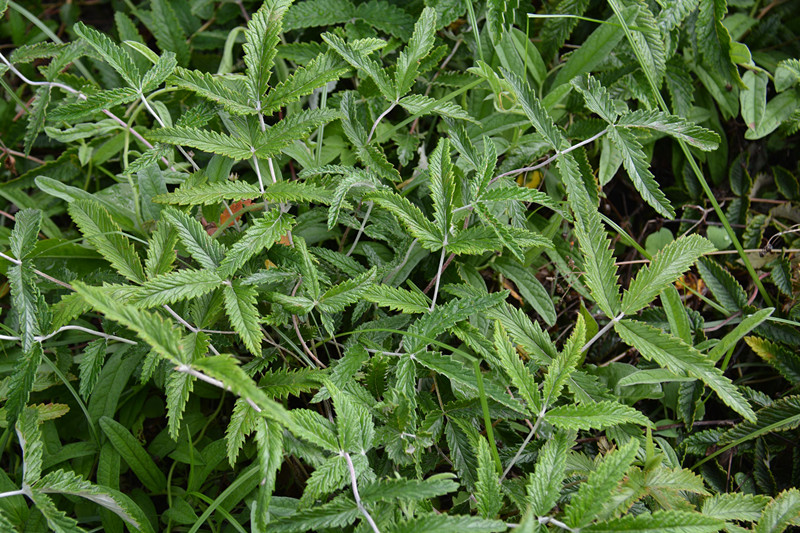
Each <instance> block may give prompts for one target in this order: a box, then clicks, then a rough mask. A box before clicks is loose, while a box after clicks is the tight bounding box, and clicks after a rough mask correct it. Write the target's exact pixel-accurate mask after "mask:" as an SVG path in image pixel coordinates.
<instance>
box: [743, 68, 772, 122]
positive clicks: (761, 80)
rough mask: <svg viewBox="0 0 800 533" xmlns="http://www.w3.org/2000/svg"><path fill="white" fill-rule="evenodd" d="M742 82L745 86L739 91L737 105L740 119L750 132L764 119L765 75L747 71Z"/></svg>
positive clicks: (765, 102) (766, 80)
mask: <svg viewBox="0 0 800 533" xmlns="http://www.w3.org/2000/svg"><path fill="white" fill-rule="evenodd" d="M742 81H743V82H744V84H745V85H746V86H747V88H746V89H743V90H741V91H739V104H740V106H741V110H742V119H743V120H744V123H745V124H746V125H747V128H748V129H750V130H756V129H757V128H758V126H759V124H761V121H762V120H763V119H764V112H765V111H766V109H767V82H768V81H769V80H768V79H767V74H766V73H765V72H754V71H752V70H748V71H747V72H745V73H744V76H742Z"/></svg>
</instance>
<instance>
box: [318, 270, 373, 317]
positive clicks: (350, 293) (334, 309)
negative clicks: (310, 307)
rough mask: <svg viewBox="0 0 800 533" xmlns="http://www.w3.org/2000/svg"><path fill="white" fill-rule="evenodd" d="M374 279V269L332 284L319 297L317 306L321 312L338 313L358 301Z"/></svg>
mask: <svg viewBox="0 0 800 533" xmlns="http://www.w3.org/2000/svg"><path fill="white" fill-rule="evenodd" d="M374 280H375V269H374V268H373V269H370V270H368V271H367V272H363V273H362V274H360V275H358V276H356V277H355V278H351V279H348V280H345V281H343V282H341V283H339V284H337V285H334V286H333V287H331V288H330V289H328V290H327V291H325V293H324V294H323V295H322V296H321V297H320V300H319V303H318V304H317V306H318V307H319V310H320V311H322V312H323V313H340V312H342V311H344V309H345V308H346V307H347V306H349V305H352V304H354V303H356V302H357V301H359V300H360V299H361V298H362V297H363V294H364V292H365V291H366V290H367V289H368V288H369V286H370V285H372V284H373V282H374Z"/></svg>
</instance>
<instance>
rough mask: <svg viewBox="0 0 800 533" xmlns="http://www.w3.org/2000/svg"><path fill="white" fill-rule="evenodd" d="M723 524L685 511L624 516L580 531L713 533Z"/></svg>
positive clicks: (600, 532) (607, 532)
mask: <svg viewBox="0 0 800 533" xmlns="http://www.w3.org/2000/svg"><path fill="white" fill-rule="evenodd" d="M723 525H724V523H723V522H722V521H721V520H718V519H716V518H712V517H708V516H703V515H701V514H700V513H689V512H685V511H656V512H655V513H653V514H648V513H642V514H639V515H632V514H629V515H625V516H623V517H620V518H612V519H611V520H607V521H605V522H600V523H597V524H591V525H589V526H586V527H585V528H583V529H582V531H587V532H592V533H659V532H661V531H663V532H665V533H713V532H716V531H719V530H720V529H722V527H723Z"/></svg>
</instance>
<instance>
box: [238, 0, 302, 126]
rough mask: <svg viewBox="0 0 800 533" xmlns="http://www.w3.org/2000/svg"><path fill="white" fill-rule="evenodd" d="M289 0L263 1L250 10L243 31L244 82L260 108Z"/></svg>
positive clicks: (267, 85)
mask: <svg viewBox="0 0 800 533" xmlns="http://www.w3.org/2000/svg"><path fill="white" fill-rule="evenodd" d="M289 4H291V2H290V1H289V0H267V1H266V2H264V3H263V4H262V6H261V8H260V9H259V10H258V11H256V12H255V13H253V16H252V18H251V19H250V22H248V23H247V30H246V31H245V32H244V35H245V39H246V40H247V42H246V43H245V45H244V64H245V66H246V67H247V84H248V86H249V88H250V98H252V99H254V100H255V102H256V108H257V109H259V110H260V109H261V98H262V97H263V96H264V93H266V92H267V89H268V88H269V78H270V75H271V74H272V64H273V61H274V59H275V53H276V51H277V45H278V42H280V32H281V27H282V19H283V16H284V14H285V13H286V10H287V9H289Z"/></svg>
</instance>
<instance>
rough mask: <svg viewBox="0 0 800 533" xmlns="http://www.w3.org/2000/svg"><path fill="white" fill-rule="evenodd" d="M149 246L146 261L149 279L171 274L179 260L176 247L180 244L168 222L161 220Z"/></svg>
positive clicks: (145, 266)
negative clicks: (173, 265) (173, 264)
mask: <svg viewBox="0 0 800 533" xmlns="http://www.w3.org/2000/svg"><path fill="white" fill-rule="evenodd" d="M147 244H148V246H147V257H146V258H145V260H144V270H145V273H146V274H147V277H148V278H154V277H156V276H159V275H161V274H166V273H167V272H169V271H170V270H171V269H172V263H174V262H175V259H176V258H177V254H176V253H175V246H177V244H178V233H177V232H176V231H175V230H174V229H173V228H172V226H170V225H169V224H168V223H167V222H166V221H164V220H159V221H158V225H157V226H156V230H155V231H154V232H153V234H152V235H151V236H150V241H149V242H148V243H147Z"/></svg>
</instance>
